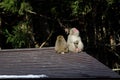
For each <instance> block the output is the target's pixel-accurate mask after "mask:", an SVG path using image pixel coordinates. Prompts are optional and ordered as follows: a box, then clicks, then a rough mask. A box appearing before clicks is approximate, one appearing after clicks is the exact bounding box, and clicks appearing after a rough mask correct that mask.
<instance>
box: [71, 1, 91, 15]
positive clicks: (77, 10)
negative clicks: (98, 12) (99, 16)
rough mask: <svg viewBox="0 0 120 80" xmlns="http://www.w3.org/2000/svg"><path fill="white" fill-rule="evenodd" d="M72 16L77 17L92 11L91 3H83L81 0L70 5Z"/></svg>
mask: <svg viewBox="0 0 120 80" xmlns="http://www.w3.org/2000/svg"><path fill="white" fill-rule="evenodd" d="M71 9H72V15H73V16H79V15H80V14H82V15H85V14H87V13H89V12H90V11H91V10H92V7H91V3H89V2H88V3H86V4H85V3H84V2H83V0H76V1H74V2H72V3H71Z"/></svg>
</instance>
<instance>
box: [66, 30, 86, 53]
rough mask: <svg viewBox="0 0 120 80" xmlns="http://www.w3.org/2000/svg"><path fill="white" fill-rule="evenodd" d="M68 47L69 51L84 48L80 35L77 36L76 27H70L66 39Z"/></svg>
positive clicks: (79, 50)
mask: <svg viewBox="0 0 120 80" xmlns="http://www.w3.org/2000/svg"><path fill="white" fill-rule="evenodd" d="M67 45H68V49H69V51H71V52H75V53H78V52H81V51H82V50H83V48H84V45H83V42H82V40H81V37H80V36H79V31H78V30H77V29H76V28H71V29H70V32H69V35H68V39H67Z"/></svg>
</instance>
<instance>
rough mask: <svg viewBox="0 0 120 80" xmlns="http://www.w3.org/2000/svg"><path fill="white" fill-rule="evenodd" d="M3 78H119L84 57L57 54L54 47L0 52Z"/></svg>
mask: <svg viewBox="0 0 120 80" xmlns="http://www.w3.org/2000/svg"><path fill="white" fill-rule="evenodd" d="M0 64H1V65H0V75H28V74H33V75H41V74H44V75H46V76H48V78H118V77H119V78H120V76H119V75H118V74H117V73H116V72H113V71H112V70H111V69H109V68H108V67H107V66H105V65H104V64H102V63H101V62H99V61H98V60H96V59H95V58H93V57H92V56H90V55H88V54H87V53H86V52H81V53H72V52H69V53H66V54H58V53H55V50H54V48H53V47H47V48H41V49H40V48H28V49H7V50H1V51H0Z"/></svg>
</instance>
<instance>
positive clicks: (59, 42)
mask: <svg viewBox="0 0 120 80" xmlns="http://www.w3.org/2000/svg"><path fill="white" fill-rule="evenodd" d="M55 51H56V52H57V53H61V54H64V53H67V52H68V47H67V42H66V40H65V39H64V37H63V36H62V35H59V36H57V39H56V42H55Z"/></svg>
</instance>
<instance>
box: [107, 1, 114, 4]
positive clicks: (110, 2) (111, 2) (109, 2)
mask: <svg viewBox="0 0 120 80" xmlns="http://www.w3.org/2000/svg"><path fill="white" fill-rule="evenodd" d="M106 1H107V3H108V5H112V4H113V3H114V0H106Z"/></svg>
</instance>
